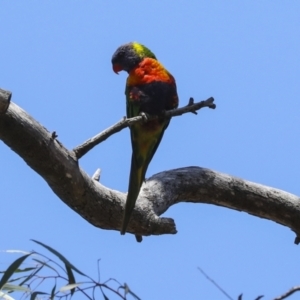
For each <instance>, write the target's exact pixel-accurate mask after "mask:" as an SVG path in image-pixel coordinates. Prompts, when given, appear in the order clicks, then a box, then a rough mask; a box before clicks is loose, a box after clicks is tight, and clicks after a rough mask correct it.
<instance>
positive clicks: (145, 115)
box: [140, 112, 150, 122]
mask: <svg viewBox="0 0 300 300" xmlns="http://www.w3.org/2000/svg"><path fill="white" fill-rule="evenodd" d="M140 116H141V117H142V118H143V121H144V122H148V121H149V118H150V115H148V114H146V113H144V112H141V113H140Z"/></svg>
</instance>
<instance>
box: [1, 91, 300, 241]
mask: <svg viewBox="0 0 300 300" xmlns="http://www.w3.org/2000/svg"><path fill="white" fill-rule="evenodd" d="M10 96H11V95H10V93H9V92H6V91H3V90H0V139H1V140H2V141H3V142H4V143H5V144H6V145H7V146H9V147H10V148H11V149H12V150H13V151H15V152H16V153H17V154H18V155H19V156H21V157H22V158H23V159H24V161H25V162H26V163H27V164H28V165H29V166H30V167H31V168H32V169H33V170H34V171H35V172H37V173H38V174H39V175H40V176H42V177H43V178H44V180H45V181H46V182H47V183H48V185H49V186H50V188H51V189H52V190H53V192H54V193H55V194H56V195H57V196H58V197H59V198H60V199H61V200H62V201H63V202H64V203H66V204H67V205H68V206H69V207H70V208H71V209H73V210H74V211H75V212H77V213H78V214H79V215H80V216H81V217H83V218H84V219H86V220H87V221H88V222H89V223H90V224H92V225H94V226H96V227H98V228H101V229H110V230H119V229H120V226H121V222H122V216H123V208H124V204H125V200H126V194H125V193H121V192H119V191H115V190H112V189H109V188H107V187H105V186H103V185H102V184H100V183H99V182H98V181H97V179H99V173H98V172H96V174H95V175H94V176H93V177H92V178H91V177H89V176H88V175H87V174H86V173H85V172H84V170H82V169H81V168H80V167H79V163H78V159H77V156H76V153H75V152H74V151H73V150H68V149H66V148H65V147H64V146H63V144H62V143H61V142H59V141H58V140H57V139H56V134H55V132H54V133H50V132H49V131H47V129H45V128H44V127H43V126H42V125H41V124H39V123H38V122H37V121H36V120H34V119H33V118H32V117H31V116H29V115H28V114H27V113H26V112H25V111H24V110H22V109H21V108H20V107H18V106H17V105H16V104H14V103H13V102H10ZM299 200H300V199H299V197H297V196H295V195H292V194H290V193H287V192H284V191H281V190H278V189H275V188H271V187H267V186H263V185H260V184H257V183H253V182H249V181H246V180H243V179H240V178H236V177H233V176H229V175H226V174H222V173H218V172H215V171H212V170H208V169H204V168H200V167H186V168H181V169H175V170H170V171H165V172H161V173H158V174H156V175H153V176H152V177H151V178H149V179H147V181H146V182H145V183H144V184H143V186H142V188H141V192H140V195H139V198H138V200H137V202H136V206H135V209H134V212H133V214H132V217H131V221H130V223H129V226H128V229H127V230H128V232H130V233H134V234H136V235H143V236H148V235H160V234H175V233H176V232H177V231H176V226H175V222H174V221H173V219H170V218H163V217H159V216H160V215H161V214H163V213H164V212H165V211H167V210H168V208H169V207H171V206H172V205H174V204H176V203H179V202H193V203H208V204H214V205H219V206H223V207H227V208H231V209H235V210H238V211H244V212H247V213H249V214H252V215H254V216H257V217H261V218H264V219H269V220H272V221H274V222H277V223H279V224H281V225H284V226H287V227H289V228H290V229H292V230H293V231H294V232H295V233H296V239H295V243H297V244H298V243H299V241H300V239H299V237H300V218H299V215H300V201H299Z"/></svg>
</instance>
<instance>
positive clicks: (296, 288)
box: [274, 286, 300, 300]
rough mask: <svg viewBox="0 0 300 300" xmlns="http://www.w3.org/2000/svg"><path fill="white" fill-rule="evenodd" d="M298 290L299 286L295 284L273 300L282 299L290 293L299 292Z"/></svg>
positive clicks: (299, 289)
mask: <svg viewBox="0 0 300 300" xmlns="http://www.w3.org/2000/svg"><path fill="white" fill-rule="evenodd" d="M299 291H300V286H295V287H293V288H291V289H290V290H289V291H288V292H286V293H285V294H283V295H281V296H279V297H276V298H274V300H283V299H285V298H287V297H289V296H291V295H292V294H294V293H295V292H299Z"/></svg>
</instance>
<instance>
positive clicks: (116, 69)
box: [113, 64, 123, 74]
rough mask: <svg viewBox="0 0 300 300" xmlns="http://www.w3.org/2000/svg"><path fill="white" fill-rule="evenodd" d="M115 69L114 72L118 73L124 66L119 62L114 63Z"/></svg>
mask: <svg viewBox="0 0 300 300" xmlns="http://www.w3.org/2000/svg"><path fill="white" fill-rule="evenodd" d="M113 70H114V72H115V73H116V74H119V72H120V71H122V70H123V68H122V67H121V66H120V65H118V64H114V65H113Z"/></svg>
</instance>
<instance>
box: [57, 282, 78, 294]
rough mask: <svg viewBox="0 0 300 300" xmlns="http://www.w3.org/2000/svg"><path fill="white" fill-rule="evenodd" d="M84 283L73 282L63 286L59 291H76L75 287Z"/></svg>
mask: <svg viewBox="0 0 300 300" xmlns="http://www.w3.org/2000/svg"><path fill="white" fill-rule="evenodd" d="M81 284H82V283H80V282H78V283H73V284H67V285H65V286H62V287H61V288H60V289H59V291H60V292H62V293H64V292H67V291H69V290H74V291H75V288H76V287H78V286H80V285H81Z"/></svg>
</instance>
